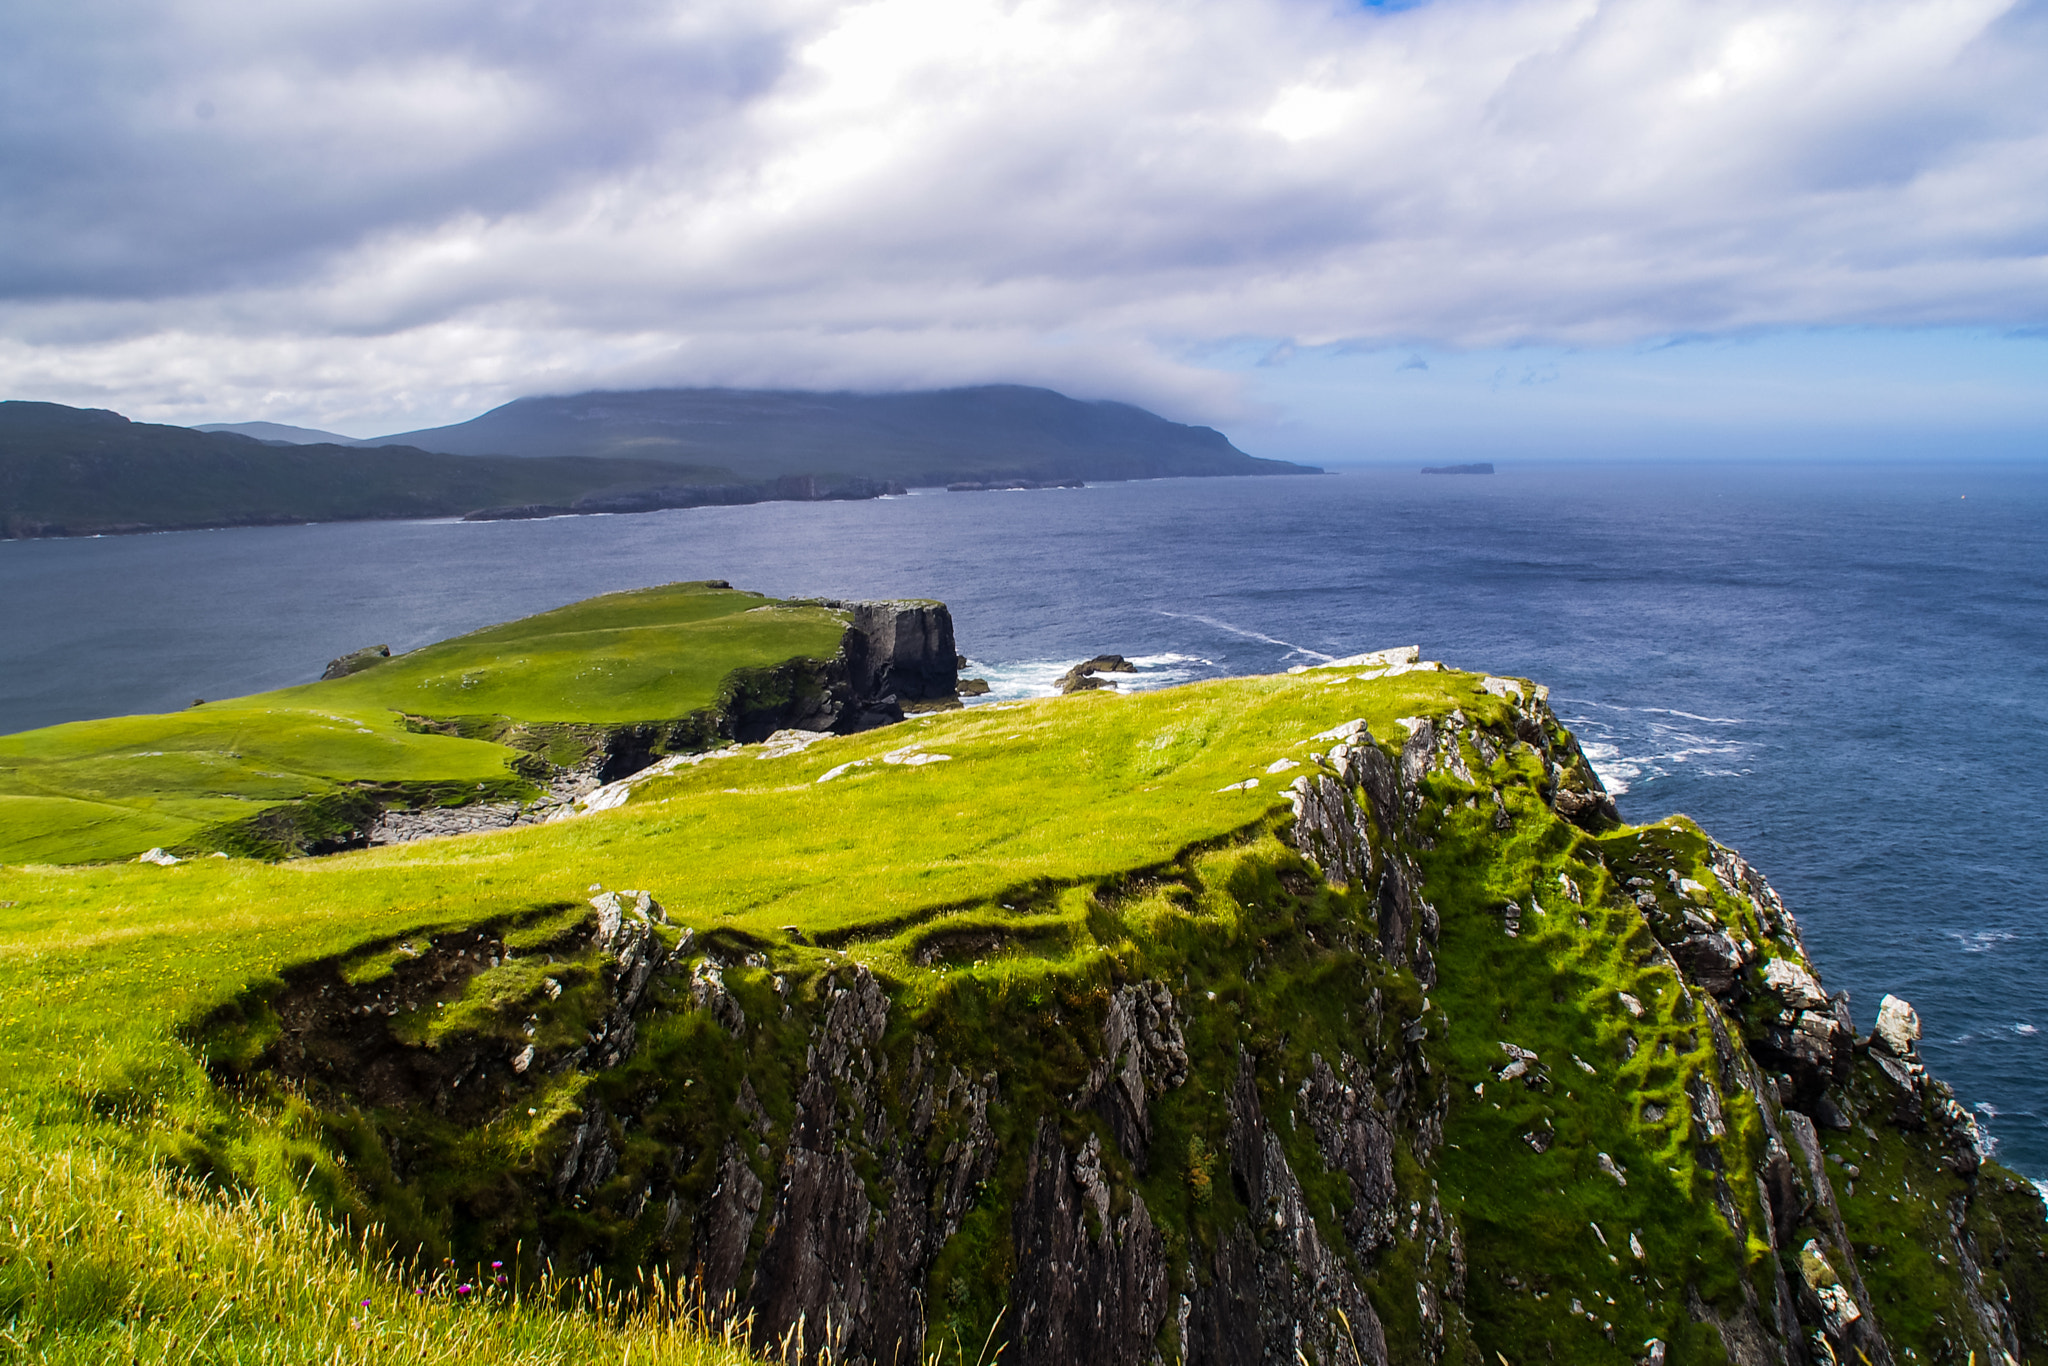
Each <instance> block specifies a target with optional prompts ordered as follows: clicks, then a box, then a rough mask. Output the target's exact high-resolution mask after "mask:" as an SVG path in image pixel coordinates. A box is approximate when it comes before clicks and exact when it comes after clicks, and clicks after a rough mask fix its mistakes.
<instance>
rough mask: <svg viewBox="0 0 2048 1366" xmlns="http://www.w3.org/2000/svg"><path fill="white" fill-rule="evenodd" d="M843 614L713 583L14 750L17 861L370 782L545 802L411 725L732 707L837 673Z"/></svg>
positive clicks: (117, 848)
mask: <svg viewBox="0 0 2048 1366" xmlns="http://www.w3.org/2000/svg"><path fill="white" fill-rule="evenodd" d="M844 630H845V626H844V622H843V620H842V619H841V617H840V616H839V615H838V614H836V613H833V612H829V611H827V610H825V609H823V608H820V607H815V606H802V605H789V604H782V603H777V602H773V601H770V600H768V599H764V598H761V597H759V596H757V595H755V594H751V593H742V592H737V591H735V590H732V589H725V588H714V587H710V586H708V585H705V584H670V585H666V586H664V587H660V588H649V589H642V590H639V591H636V592H630V593H615V594H611V595H609V596H606V597H601V598H594V599H592V600H590V601H588V602H582V603H577V604H575V605H573V606H570V607H565V608H561V609H559V610H557V611H553V612H545V613H542V614H541V615H539V616H535V617H528V618H525V619H524V620H521V621H515V622H508V623H506V624H504V625H500V626H493V627H489V628H487V629H485V630H482V631H477V632H473V633H472V634H470V635H466V636H459V637H457V638H455V639H453V640H448V641H442V642H441V643H439V644H436V645H429V646H427V647H425V648H423V649H420V650H415V651H413V652H411V653H410V654H406V655H401V656H399V657H397V658H395V659H393V660H391V661H390V662H388V663H385V664H382V665H379V666H377V667H375V668H372V669H369V670H366V671H364V672H362V673H358V674H354V675H351V676H350V677H347V678H342V679H337V680H335V681H333V682H323V683H309V684H305V685H303V686H301V687H295V688H286V689H282V690H280V691H277V692H270V693H259V694H256V695H254V696H250V697H242V698H235V699H232V700H229V701H223V702H212V703H208V704H206V705H204V706H198V707H194V708H192V709H190V710H188V711H183V712H177V713H173V714H168V715H162V716H123V717H114V718H110V719H107V720H102V721H79V722H74V723H71V724H69V725H62V726H51V727H48V728H46V729H43V730H34V731H24V732H22V733H20V734H16V735H9V736H0V862H8V863H86V862H94V861H101V860H111V859H120V858H129V857H133V856H134V855H135V854H137V853H139V852H141V851H142V850H144V849H148V848H150V847H152V846H163V847H174V846H183V845H187V844H189V843H190V842H192V841H195V840H196V841H200V842H201V843H205V842H206V841H205V835H206V832H207V831H208V830H209V829H215V828H218V827H221V826H223V825H225V824H227V823H229V822H235V821H242V820H246V819H247V818H249V817H251V816H253V815H255V814H257V813H259V812H261V811H263V810H264V809H266V808H270V807H275V806H278V805H280V804H283V803H290V802H300V801H304V800H306V799H308V798H313V797H320V796H323V795H326V794H332V793H336V792H339V791H341V790H343V789H345V788H348V787H351V786H356V785H362V784H375V785H391V786H395V787H401V788H406V789H410V790H411V792H412V797H413V799H414V800H419V801H428V802H433V803H449V802H456V801H460V800H462V799H465V798H472V799H473V798H480V797H494V796H517V795H520V794H522V793H525V792H528V791H530V788H529V787H528V786H527V784H526V783H525V782H524V781H523V780H522V779H520V778H519V777H518V776H517V774H516V773H515V772H514V771H513V770H512V769H511V768H510V767H509V766H508V765H509V764H510V763H511V762H512V761H513V760H515V759H517V758H518V757H519V755H518V753H517V752H516V751H514V750H512V749H509V748H507V747H505V746H503V745H498V744H492V743H488V742H485V741H481V740H468V739H458V738H455V737H454V736H449V735H438V734H418V733H414V732H413V731H410V730H408V729H407V727H406V725H405V723H404V719H403V718H404V716H406V715H414V716H428V717H463V718H477V717H503V718H506V719H508V720H511V721H515V722H529V723H555V722H570V721H575V722H588V723H597V724H616V723H620V722H644V721H661V720H671V719H675V718H679V717H683V716H687V715H689V714H691V713H692V712H696V711H700V710H702V709H705V708H708V707H711V706H713V705H715V704H716V703H717V702H718V700H719V693H720V689H721V687H722V686H723V685H724V683H725V680H726V679H727V678H728V677H729V676H730V675H731V674H732V673H733V671H734V670H736V669H748V668H761V667H767V666H772V665H775V664H779V663H781V662H783V661H785V660H788V659H792V658H828V657H830V656H831V655H832V654H834V653H835V652H836V651H837V650H838V648H839V640H840V637H841V635H842V634H843V632H844Z"/></svg>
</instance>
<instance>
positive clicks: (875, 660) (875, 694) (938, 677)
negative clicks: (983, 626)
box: [825, 600, 960, 710]
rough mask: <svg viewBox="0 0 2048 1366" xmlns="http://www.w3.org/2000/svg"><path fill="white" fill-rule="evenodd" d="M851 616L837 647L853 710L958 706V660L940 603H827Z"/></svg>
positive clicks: (949, 615)
mask: <svg viewBox="0 0 2048 1366" xmlns="http://www.w3.org/2000/svg"><path fill="white" fill-rule="evenodd" d="M825 605H826V606H828V607H834V608H837V609H839V610H841V611H844V612H847V613H849V614H850V615H851V616H852V629H851V630H850V631H849V632H848V633H847V636H846V639H845V641H844V642H843V643H842V644H841V645H840V657H841V658H842V659H844V660H845V664H846V678H847V682H848V683H849V684H850V685H851V687H852V689H853V699H854V702H855V705H856V706H859V707H864V708H867V709H869V710H876V709H880V710H886V709H887V708H888V706H889V705H890V704H891V702H892V701H893V702H894V704H895V705H897V706H898V707H901V706H903V705H904V704H907V703H913V702H933V701H944V700H948V699H951V700H958V693H959V680H960V655H959V653H958V651H957V650H956V649H955V647H954V643H953V614H952V613H951V612H949V611H948V610H947V609H946V605H945V604H944V603H942V602H926V601H921V600H914V601H879V602H829V601H828V602H827V603H826V604H825Z"/></svg>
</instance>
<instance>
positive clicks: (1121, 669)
mask: <svg viewBox="0 0 2048 1366" xmlns="http://www.w3.org/2000/svg"><path fill="white" fill-rule="evenodd" d="M1137 671H1138V666H1137V665H1135V664H1133V663H1131V661H1129V660H1128V659H1125V658H1124V657H1123V656H1122V655H1097V656H1095V658H1093V659H1089V660H1083V661H1082V662H1081V663H1079V664H1076V665H1075V666H1074V667H1073V668H1071V669H1069V670H1067V671H1066V672H1065V673H1063V674H1061V675H1060V677H1059V681H1058V682H1056V683H1054V684H1053V687H1054V689H1055V690H1056V691H1058V692H1060V693H1063V694H1064V693H1075V692H1086V691H1088V690H1089V689H1090V688H1114V687H1115V686H1116V684H1115V683H1113V682H1111V681H1110V680H1109V679H1107V678H1098V677H1096V675H1098V674H1105V673H1118V674H1134V673H1136V672H1137Z"/></svg>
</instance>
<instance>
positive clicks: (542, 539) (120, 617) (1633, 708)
mask: <svg viewBox="0 0 2048 1366" xmlns="http://www.w3.org/2000/svg"><path fill="white" fill-rule="evenodd" d="M688 578H726V579H730V580H732V581H733V582H734V583H735V584H738V585H740V586H742V587H750V588H757V589H760V590H763V591H765V592H769V593H774V594H778V595H783V594H825V595H836V596H847V597H855V596H929V597H938V598H943V599H944V600H946V601H947V602H949V603H950V604H951V605H952V608H953V612H954V616H955V620H956V623H957V626H958V631H959V639H960V642H961V647H962V649H963V650H965V651H966V652H967V653H968V654H969V656H970V657H972V658H973V659H974V660H975V661H976V664H977V667H978V668H980V669H981V671H983V672H984V673H986V674H987V675H988V676H989V677H991V679H992V680H994V681H995V682H997V683H998V684H999V685H1000V686H999V692H1003V693H1010V694H1015V693H1018V692H1023V691H1028V690H1029V689H1030V688H1032V687H1033V686H1037V685H1042V684H1043V683H1044V682H1045V681H1047V680H1048V679H1049V678H1050V677H1051V676H1053V675H1055V674H1057V673H1058V672H1059V671H1060V670H1061V669H1063V668H1064V667H1066V665H1067V664H1069V663H1071V662H1073V661H1074V660H1077V659H1080V658H1083V657H1086V656H1088V655H1092V654H1096V653H1098V652H1101V651H1116V652H1119V653H1122V654H1125V655H1129V656H1134V657H1136V656H1142V657H1144V659H1145V661H1146V663H1147V673H1148V676H1149V677H1150V678H1151V679H1153V680H1154V681H1171V680H1173V679H1178V678H1187V677H1197V676H1206V675H1212V674H1235V673H1252V672H1264V671H1269V670H1273V669H1276V668H1281V667H1284V666H1286V665H1289V664H1293V663H1300V662H1306V661H1310V660H1313V659H1314V658H1316V657H1317V656H1319V655H1325V656H1326V655H1336V654H1344V653H1351V652H1354V651H1358V650H1364V649H1372V648H1377V647H1381V646H1387V645H1405V644H1420V645H1422V646H1423V648H1424V650H1425V651H1426V653H1427V656H1428V657H1430V658H1437V659H1442V660H1445V661H1446V662H1448V663H1451V664H1454V665H1458V666H1462V667H1469V668H1482V669H1489V670H1492V671H1494V672H1497V673H1512V674H1522V675H1528V676H1531V677H1534V678H1536V679H1538V680H1541V681H1544V682H1547V683H1549V684H1550V685H1551V688H1552V690H1553V699H1552V700H1553V702H1554V704H1555V705H1556V707H1557V709H1558V711H1559V713H1560V714H1561V715H1562V716H1563V717H1564V718H1565V720H1566V721H1567V722H1568V723H1569V724H1571V725H1572V726H1574V727H1575V728H1576V729H1577V730H1578V731H1579V733H1580V734H1581V736H1582V737H1584V739H1585V740H1586V741H1587V742H1588V746H1589V749H1590V750H1591V752H1592V754H1593V755H1594V758H1595V762H1596V764H1597V765H1598V766H1599V767H1600V769H1601V770H1602V772H1603V774H1604V775H1605V776H1606V777H1607V778H1608V779H1609V782H1610V785H1611V786H1612V787H1613V788H1615V789H1616V790H1617V791H1619V792H1620V794H1621V795H1620V801H1621V806H1622V810H1623V812H1624V814H1626V815H1627V816H1629V817H1630V818H1632V819H1637V820H1645V819H1651V818H1654V817H1656V816H1659V815H1663V814H1665V813H1668V812H1671V811H1684V812H1687V813H1689V814H1691V815H1692V816H1694V817H1695V818H1697V819H1698V820H1699V821H1700V822H1701V823H1702V824H1703V825H1704V826H1706V828H1707V829H1708V830H1709V831H1711V832H1713V833H1714V834H1715V835H1716V836H1718V837H1719V838H1720V839H1721V840H1723V841H1724V842H1726V843H1729V844H1732V845H1734V846H1736V847H1737V848H1739V849H1741V850H1742V851H1743V852H1744V853H1745V854H1747V855H1748V856H1749V857H1750V858H1751V859H1752V860H1753V861H1754V862H1755V863H1756V864H1757V865H1758V866H1759V867H1761V868H1762V869H1763V870H1764V871H1765V872H1766V873H1767V874H1768V875H1769V876H1770V877H1771V879H1772V880H1773V881H1774V882H1775V883H1776V884H1777V886H1778V888H1779V890H1780V891H1781V892H1783V894H1784V895H1785V898H1786V900H1787V902H1788V903H1789V904H1790V905H1791V906H1792V908H1793V910H1794V911H1795V912H1796V913H1797V915H1798V916H1799V918H1800V920H1801V922H1802V923H1803V924H1804V926H1805V927H1806V932H1807V938H1808V943H1809V947H1811V948H1812V950H1813V952H1814V955H1815V957H1816V959H1817V961H1818V963H1819V965H1820V967H1821V969H1822V972H1823V974H1824V976H1825V977H1826V980H1827V982H1828V984H1829V985H1830V986H1832V987H1847V988H1849V989H1850V990H1851V992H1852V993H1853V997H1854V1009H1855V1012H1856V1015H1857V1018H1858V1021H1859V1023H1860V1024H1861V1025H1862V1026H1863V1027H1865V1028H1867V1027H1868V1025H1869V1022H1870V1020H1871V1018H1872V1016H1873V1015H1874V1013H1875V1010H1876V1005H1877V1001H1878V998H1879V997H1880V996H1881V995H1882V994H1883V993H1885V992H1887V991H1893V992H1897V993H1899V994H1901V995H1903V996H1905V997H1907V998H1909V999H1910V1000H1912V1001H1913V1003H1914V1004H1915V1005H1916V1006H1917V1007H1918V1008H1919V1010H1920V1013H1921V1015H1922V1017H1923V1019H1924V1020H1925V1022H1926V1026H1927V1031H1928V1038H1927V1039H1926V1041H1925V1043H1924V1045H1923V1048H1924V1051H1925V1053H1926V1055H1927V1057H1928V1059H1929V1061H1930V1063H1931V1064H1932V1065H1933V1066H1934V1068H1935V1069H1936V1070H1937V1071H1938V1072H1939V1073H1940V1074H1941V1075H1943V1076H1945V1077H1947V1078H1948V1079H1949V1080H1950V1081H1951V1082H1952V1083H1953V1084H1954V1085H1955V1087H1956V1088H1957V1091H1958V1093H1959V1094H1960V1095H1961V1096H1962V1098H1963V1099H1964V1101H1965V1103H1967V1104H1972V1105H1975V1106H1977V1107H1979V1109H1980V1112H1981V1113H1983V1114H1984V1115H1985V1116H1986V1117H1987V1123H1988V1127H1989V1130H1990V1132H1991V1133H1992V1134H1993V1135H1994V1136H1995V1137H1996V1138H1997V1139H1998V1140H1999V1142H2000V1144H2001V1150H2000V1156H2001V1158H2002V1159H2003V1160H2005V1161H2007V1162H2009V1163H2010V1164H2012V1165H2014V1166H2016V1167H2017V1168H2019V1169H2020V1170H2022V1171H2024V1172H2026V1173H2027V1174H2029V1175H2030V1176H2033V1177H2035V1178H2037V1179H2040V1178H2043V1177H2048V1040H2044V1036H2043V1035H2042V1034H2041V1033H2039V1032H2037V1031H2038V1030H2043V1029H2048V985H2044V983H2048V928H2044V923H2043V922H2044V912H2048V893H2044V888H2048V818H2044V798H2048V791H2044V788H2048V778H2044V773H2048V465H2042V464H2030V465H2006V466H1982V467H1960V466H1955V465H1947V466H1935V465H1931V464H1930V465H1923V466H1907V465H1886V466H1850V465H1842V464H1826V465H1823V464H1812V465H1798V464H1779V465H1762V464H1732V465H1714V466H1706V465H1697V466H1674V465H1648V464H1645V465H1636V466H1627V465H1614V464H1598V465H1594V464H1588V465H1582V466H1567V465H1528V466H1517V465H1505V466H1503V468H1502V470H1501V473H1499V474H1497V475H1494V476H1492V477H1441V476H1439V477H1425V476H1421V475H1418V474H1416V473H1414V472H1413V470H1412V469H1402V470H1380V471H1367V472H1357V473H1348V474H1343V475H1336V476H1330V477H1326V478H1299V479H1243V480H1175V481H1162V482H1156V483H1142V484H1124V485H1107V486H1101V487H1096V488H1091V489H1085V490H1072V491H1047V492H1039V493H1013V494H927V495H918V496H913V497H908V498H899V499H890V500H885V501H882V502H871V503H852V504H836V505H798V504H770V505H764V506H758V507H749V508H726V509H700V510H695V511H688V512H668V513H655V514H650V515H645V516H636V517H591V518H565V519H559V520H553V521H546V522H525V523H517V522H509V523H493V524H476V525H464V524H450V523H370V524H358V525H347V526H318V527H289V528H269V529H261V530H244V531H221V532H190V533H179V534H173V535H159V536H145V537H133V538H119V539H114V538H110V539H103V540H87V541H51V542H8V543H0V731H11V730H17V729H22V728H25V727H29V726H37V725H46V724H49V723H52V722H56V721H63V720H69V719H74V718H78V717H86V716H97V715H106V714H111V713H117V712H125V711H151V710H160V709H167V708H175V707H178V706H182V705H185V704H187V703H189V702H190V701H191V700H192V699H193V698H194V697H218V696H228V695H231V694H234V693H241V692H248V691H252V690H255V689H259V688H266V687H273V686H277V685H281V684H285V683H291V682H298V681H302V680H305V679H307V678H310V677H313V676H315V675H317V674H318V672H319V670H320V668H321V666H322V665H323V664H324V663H325V662H326V660H327V659H329V658H330V657H332V656H334V655H336V654H339V653H341V652H342V651H344V650H348V649H352V648H355V647H357V646H361V645H366V644H371V643H377V642H388V643H389V644H390V645H391V646H392V647H393V648H394V649H406V648H410V647H412V646H416V645H420V644H423V643H425V642H427V641H430V640H434V639H437V638H439V637H442V636H446V635H449V634H452V633H454V632H458V631H463V630H467V629H470V628H472V627H476V626H480V625H484V624H486V623H489V622H493V621H499V620H502V619H504V618H507V617H511V616H515V615H519V614H522V613H526V612H531V611H536V610H539V609H542V608H546V607H551V606H555V605H557V604H560V603H563V602H568V601H571V600H573V599H576V598H580V597H584V596H587V595H589V594H592V593H597V592H602V591H607V590H612V589H618V588H627V587H635V586H639V585H644V584H650V583H658V582H664V581H668V580H673V579H688Z"/></svg>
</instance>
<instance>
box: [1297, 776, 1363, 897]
mask: <svg viewBox="0 0 2048 1366" xmlns="http://www.w3.org/2000/svg"><path fill="white" fill-rule="evenodd" d="M1288 800H1289V801H1290V802H1291V803H1292V804H1293V807H1294V832H1293V838H1294V844H1295V847H1296V848H1297V849H1299V850H1301V852H1302V853H1303V855H1305V856H1306V857H1307V858H1309V859H1310V860H1312V861H1313V862H1314V863H1315V864H1316V866H1317V867H1319V868H1321V869H1322V870H1323V879H1324V881H1326V882H1328V883H1329V884H1330V885H1331V886H1333V887H1342V886H1345V885H1351V886H1363V885H1365V882H1366V879H1367V878H1368V877H1369V876H1370V875H1371V873H1372V845H1371V843H1370V840H1369V836H1368V833H1367V831H1366V830H1365V829H1364V828H1363V827H1364V824H1365V823H1364V821H1363V819H1362V817H1361V813H1360V811H1359V807H1358V803H1357V802H1355V801H1353V800H1352V797H1351V794H1350V792H1348V791H1347V790H1345V787H1344V785H1343V784H1342V783H1341V782H1339V781H1338V780H1337V779H1335V778H1329V777H1325V776H1322V775H1320V774H1318V775H1314V776H1308V777H1301V778H1296V779H1295V780H1294V785H1293V787H1291V788H1290V789H1289V791H1288Z"/></svg>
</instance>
